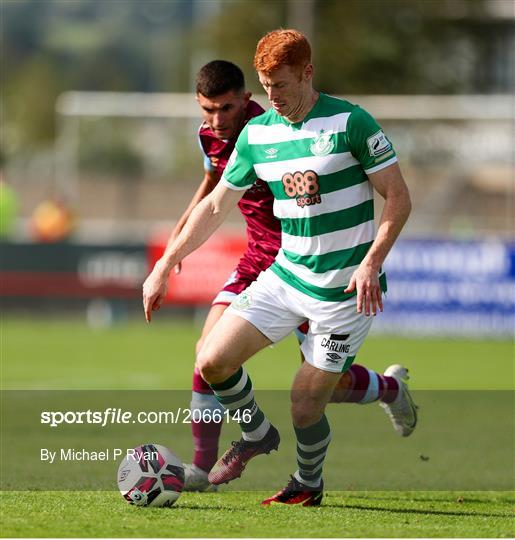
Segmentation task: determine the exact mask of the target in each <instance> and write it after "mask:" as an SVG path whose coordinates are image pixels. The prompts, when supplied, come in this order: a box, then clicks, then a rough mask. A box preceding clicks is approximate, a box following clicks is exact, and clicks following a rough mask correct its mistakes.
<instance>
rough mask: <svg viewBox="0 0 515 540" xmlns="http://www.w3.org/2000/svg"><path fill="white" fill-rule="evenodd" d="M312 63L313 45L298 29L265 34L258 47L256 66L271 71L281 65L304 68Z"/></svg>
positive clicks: (265, 71)
mask: <svg viewBox="0 0 515 540" xmlns="http://www.w3.org/2000/svg"><path fill="white" fill-rule="evenodd" d="M309 63H311V46H310V44H309V41H308V40H307V39H306V36H304V34H301V33H300V32H299V31H298V30H293V29H290V30H284V29H282V28H280V29H279V30H273V31H272V32H268V34H266V35H265V36H263V37H262V38H261V39H260V40H259V42H258V44H257V47H256V54H255V55H254V67H255V68H256V70H257V71H261V72H263V73H267V74H268V73H271V72H272V71H274V70H276V69H279V68H280V67H281V66H284V65H286V66H290V67H292V68H300V69H304V68H305V67H306V66H307V65H308V64H309Z"/></svg>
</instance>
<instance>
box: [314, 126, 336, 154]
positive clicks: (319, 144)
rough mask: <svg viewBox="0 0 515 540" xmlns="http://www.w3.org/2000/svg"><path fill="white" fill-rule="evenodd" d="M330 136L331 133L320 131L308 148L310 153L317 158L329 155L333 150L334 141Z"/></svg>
mask: <svg viewBox="0 0 515 540" xmlns="http://www.w3.org/2000/svg"><path fill="white" fill-rule="evenodd" d="M332 136H333V134H332V133H326V132H325V131H324V130H321V131H320V133H319V134H318V135H317V136H316V137H315V139H314V141H313V142H312V144H311V146H310V147H309V149H310V151H311V153H312V154H313V155H315V156H319V157H321V156H327V155H328V154H330V153H331V152H332V151H333V148H334V141H333V140H332V139H331V138H332Z"/></svg>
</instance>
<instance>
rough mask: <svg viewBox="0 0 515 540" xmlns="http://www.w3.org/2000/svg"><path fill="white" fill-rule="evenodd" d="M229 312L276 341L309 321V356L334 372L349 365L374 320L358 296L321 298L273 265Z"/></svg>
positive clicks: (306, 346) (305, 345)
mask: <svg viewBox="0 0 515 540" xmlns="http://www.w3.org/2000/svg"><path fill="white" fill-rule="evenodd" d="M227 311H228V312H229V313H232V314H233V315H238V317H241V318H243V319H245V320H247V321H249V322H250V323H251V324H253V325H254V326H255V327H256V328H257V329H258V330H259V331H260V332H262V333H263V334H264V335H265V336H266V337H267V338H268V339H270V341H273V342H277V341H280V340H281V339H283V338H284V337H286V336H287V335H288V334H289V333H290V332H292V331H293V330H295V329H296V328H297V327H298V326H300V325H301V324H302V323H303V322H305V321H308V323H309V331H308V333H307V335H306V339H304V341H303V342H302V345H301V350H302V352H303V353H304V356H305V358H306V361H307V362H308V363H310V364H311V365H312V366H314V367H316V368H318V369H321V370H323V371H331V372H334V373H343V372H345V371H347V369H349V367H350V366H351V364H352V362H353V360H354V357H355V356H356V354H357V352H358V350H359V348H360V347H361V345H362V343H363V341H365V338H366V337H367V334H368V331H369V329H370V326H371V324H372V317H370V316H369V317H367V316H366V315H365V314H364V313H363V312H362V313H358V312H357V311H356V298H355V297H353V298H350V299H348V300H345V301H344V302H325V301H322V300H317V299H316V298H312V297H311V296H308V295H307V294H304V293H302V292H300V291H298V290H297V289H295V288H294V287H292V286H291V285H288V284H287V283H286V282H285V281H283V280H282V279H281V278H280V277H279V276H277V275H276V274H275V273H274V272H273V271H272V270H270V269H268V270H266V271H265V272H262V273H261V274H260V275H259V277H258V278H257V280H256V281H254V283H252V284H251V285H250V286H249V287H247V289H245V290H244V291H243V292H242V293H240V294H239V295H238V296H237V297H236V299H235V300H234V301H233V302H232V304H231V305H230V306H229V308H228V309H227Z"/></svg>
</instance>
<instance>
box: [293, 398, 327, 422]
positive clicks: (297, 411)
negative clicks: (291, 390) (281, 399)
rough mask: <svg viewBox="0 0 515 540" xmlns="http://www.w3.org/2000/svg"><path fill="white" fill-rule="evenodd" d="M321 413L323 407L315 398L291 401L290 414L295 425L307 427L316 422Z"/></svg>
mask: <svg viewBox="0 0 515 540" xmlns="http://www.w3.org/2000/svg"><path fill="white" fill-rule="evenodd" d="M323 413H324V407H323V406H321V404H320V403H319V402H318V401H316V400H315V401H311V400H309V401H308V400H305V401H304V400H303V401H294V402H292V407H291V416H292V420H293V425H294V426H295V427H298V428H307V427H309V426H312V425H313V424H315V423H316V422H318V420H319V419H320V418H321V416H322V414H323Z"/></svg>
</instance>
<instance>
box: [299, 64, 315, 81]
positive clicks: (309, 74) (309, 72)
mask: <svg viewBox="0 0 515 540" xmlns="http://www.w3.org/2000/svg"><path fill="white" fill-rule="evenodd" d="M313 72H314V68H313V64H308V65H307V66H306V67H305V68H304V72H303V73H302V75H303V77H304V80H305V81H309V80H311V79H312V78H313Z"/></svg>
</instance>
